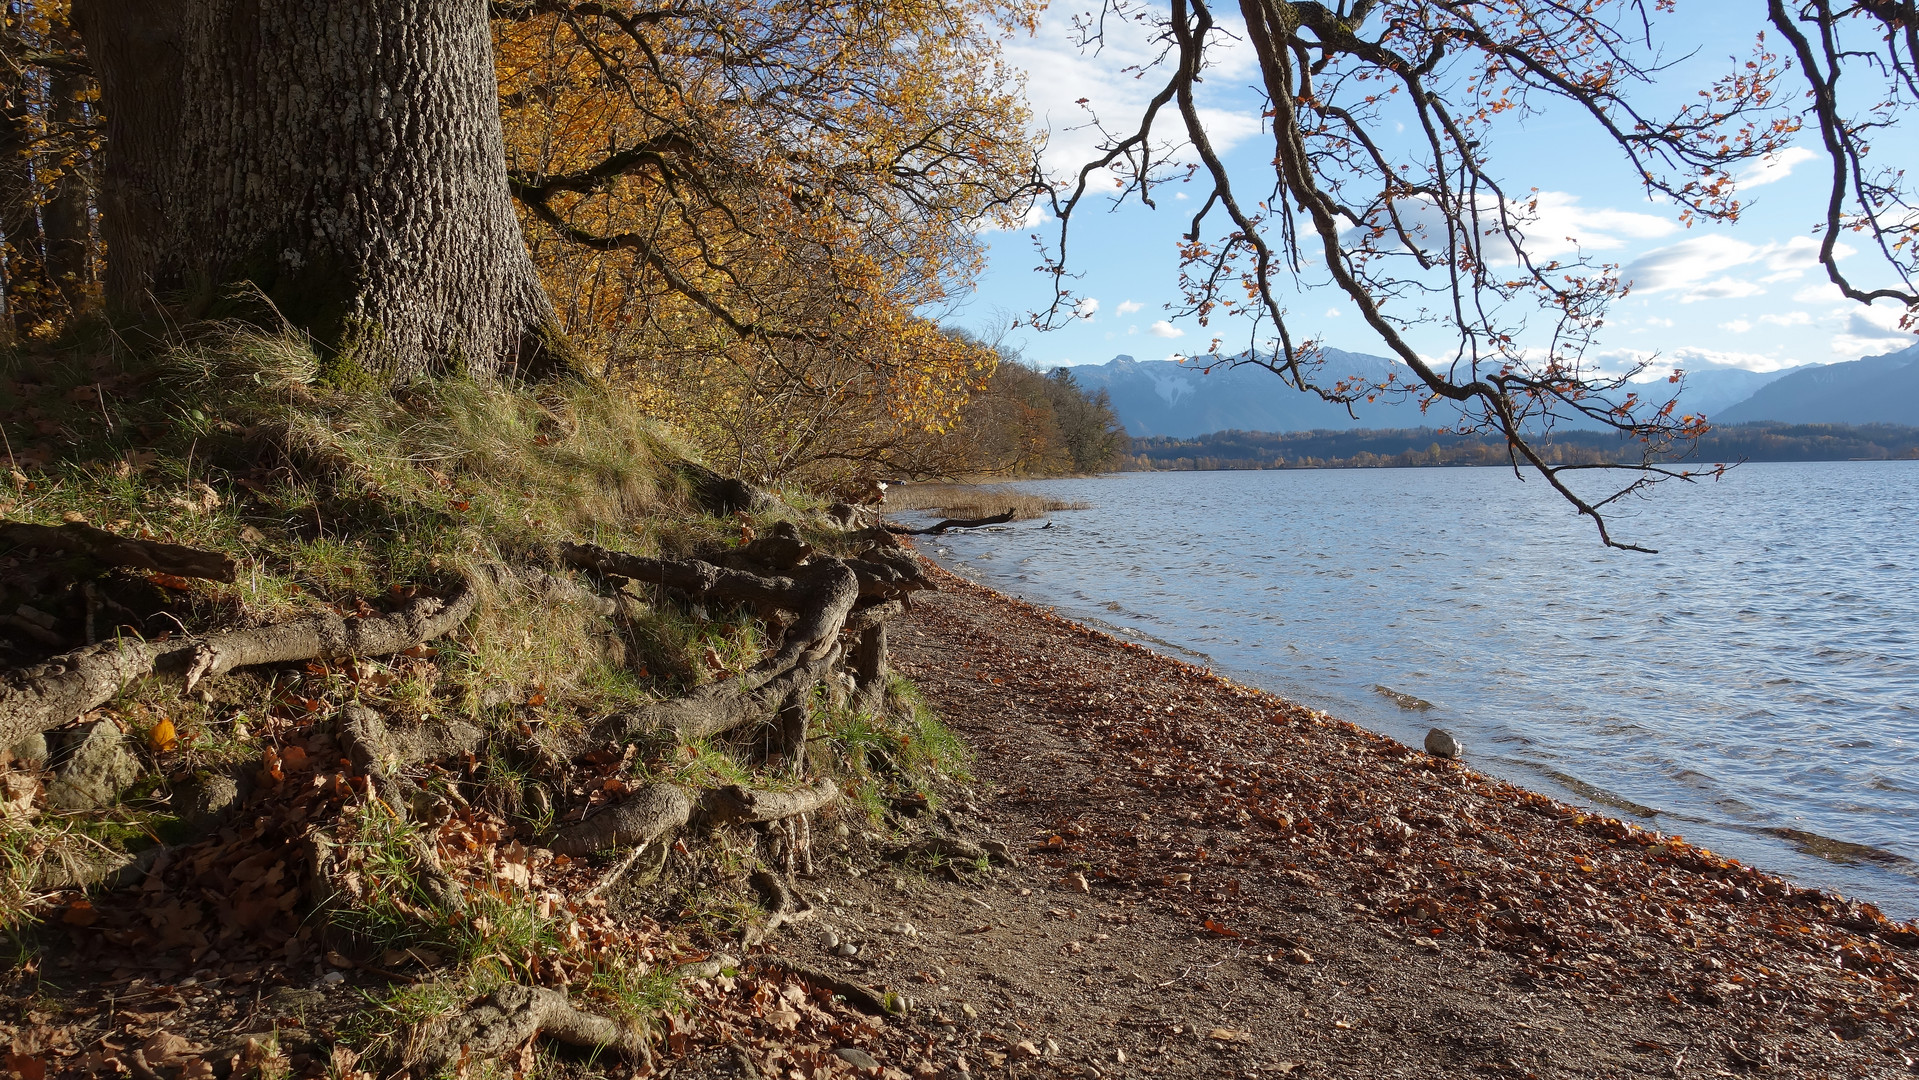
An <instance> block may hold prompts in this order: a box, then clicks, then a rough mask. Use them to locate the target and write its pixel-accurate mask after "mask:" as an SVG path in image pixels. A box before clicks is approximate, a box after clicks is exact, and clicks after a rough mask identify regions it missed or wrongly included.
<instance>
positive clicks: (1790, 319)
mask: <svg viewBox="0 0 1919 1080" xmlns="http://www.w3.org/2000/svg"><path fill="white" fill-rule="evenodd" d="M1759 321H1760V322H1762V323H1771V324H1772V325H1774V326H1809V325H1811V324H1812V316H1811V315H1808V314H1806V313H1805V312H1803V311H1787V312H1783V313H1778V314H1771V315H1761V316H1759Z"/></svg>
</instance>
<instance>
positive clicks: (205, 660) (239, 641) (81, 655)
mask: <svg viewBox="0 0 1919 1080" xmlns="http://www.w3.org/2000/svg"><path fill="white" fill-rule="evenodd" d="M478 600H479V594H478V592H477V590H475V588H474V586H473V583H472V582H471V581H468V582H466V583H464V584H462V585H461V587H460V588H459V589H457V590H455V591H454V593H453V595H452V596H449V597H446V598H444V599H442V598H440V597H437V596H423V597H419V598H418V599H415V600H413V601H410V602H409V603H408V604H407V605H406V607H404V608H402V609H401V610H399V611H397V612H395V613H393V614H391V615H376V616H372V617H370V618H364V619H357V618H356V619H347V618H343V617H341V616H340V615H337V614H334V613H333V612H330V611H329V612H323V613H321V614H318V615H310V616H307V617H305V618H301V619H294V620H293V621H291V622H285V623H280V624H279V625H277V626H264V627H260V628H259V629H256V630H223V631H218V632H215V633H211V634H203V635H198V636H194V637H187V638H178V639H175V640H172V641H141V640H138V639H122V640H119V641H108V642H101V643H100V644H97V645H89V646H87V647H86V648H83V649H75V650H74V651H72V652H68V653H63V654H61V655H59V656H55V657H53V658H52V659H49V660H47V661H46V662H44V663H40V664H35V665H33V666H31V667H25V668H17V669H15V670H12V671H8V672H6V673H4V674H0V746H11V745H13V744H14V743H16V742H18V741H20V740H21V739H23V738H26V737H27V736H29V735H32V734H34V733H35V732H40V731H45V730H47V729H48V728H53V727H58V726H60V725H61V724H64V723H66V722H67V721H69V720H72V719H73V718H74V717H77V716H80V715H82V714H84V713H86V712H87V711H88V710H91V709H97V708H99V707H100V706H101V705H104V704H106V703H107V702H108V701H111V700H112V699H113V697H114V695H116V694H118V693H119V692H120V691H121V690H122V689H124V688H125V687H126V686H127V685H128V684H129V683H131V682H133V681H134V680H136V679H139V678H142V677H144V676H147V675H154V674H165V675H175V674H177V675H179V676H180V677H182V678H183V679H184V680H185V682H186V685H187V688H188V689H192V688H193V686H194V685H195V684H196V683H198V682H199V681H200V680H202V679H206V678H211V677H213V676H216V675H224V674H226V673H227V672H229V671H232V670H234V669H235V668H240V667H249V666H252V665H255V664H273V663H286V662H289V661H294V660H321V659H332V658H337V657H348V656H386V655H390V654H392V653H397V652H404V651H406V650H407V649H410V648H413V647H414V646H416V645H420V644H424V643H425V642H428V641H431V640H433V639H434V638H437V637H439V636H441V635H442V634H445V633H448V632H449V631H451V630H453V629H454V628H455V627H457V626H459V625H460V624H461V623H462V622H465V621H466V617H467V616H468V615H470V614H471V613H472V612H473V607H474V605H475V604H476V603H477V602H478Z"/></svg>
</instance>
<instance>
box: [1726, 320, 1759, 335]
mask: <svg viewBox="0 0 1919 1080" xmlns="http://www.w3.org/2000/svg"><path fill="white" fill-rule="evenodd" d="M1719 329H1721V330H1730V331H1732V332H1733V333H1735V334H1743V333H1745V332H1746V331H1748V330H1750V329H1752V324H1751V323H1749V322H1747V321H1746V320H1744V319H1734V320H1733V321H1731V322H1722V323H1720V324H1719Z"/></svg>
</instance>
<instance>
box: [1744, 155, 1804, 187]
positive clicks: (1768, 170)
mask: <svg viewBox="0 0 1919 1080" xmlns="http://www.w3.org/2000/svg"><path fill="white" fill-rule="evenodd" d="M1818 156H1819V155H1818V154H1815V153H1813V152H1812V151H1810V150H1808V149H1806V148H1805V147H1803V146H1788V147H1787V148H1785V149H1784V150H1781V151H1779V152H1778V153H1777V154H1767V155H1766V156H1765V157H1762V158H1760V159H1759V160H1758V161H1755V162H1753V163H1752V164H1751V165H1750V166H1748V167H1747V168H1746V171H1745V172H1742V173H1740V174H1739V176H1738V180H1737V182H1738V186H1739V187H1741V188H1756V187H1761V186H1763V185H1766V184H1774V183H1778V182H1779V181H1781V180H1784V179H1785V178H1786V177H1788V176H1791V175H1792V170H1793V169H1794V167H1796V166H1798V165H1800V164H1802V163H1804V162H1808V161H1811V160H1812V159H1813V158H1816V157H1818Z"/></svg>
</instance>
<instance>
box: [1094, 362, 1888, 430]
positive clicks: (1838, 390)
mask: <svg viewBox="0 0 1919 1080" xmlns="http://www.w3.org/2000/svg"><path fill="white" fill-rule="evenodd" d="M1325 356H1326V364H1325V367H1324V369H1323V370H1322V372H1321V378H1322V379H1326V380H1331V379H1335V378H1340V377H1344V376H1348V375H1350V376H1356V377H1358V378H1361V379H1365V380H1368V381H1373V382H1378V381H1383V380H1384V379H1385V378H1386V377H1387V375H1388V374H1390V373H1393V372H1395V371H1397V372H1398V373H1399V377H1400V381H1401V382H1404V381H1405V379H1406V371H1405V368H1403V367H1402V366H1400V365H1399V364H1398V363H1396V362H1395V361H1392V360H1389V359H1387V358H1385V357H1380V356H1369V355H1367V354H1365V353H1349V352H1344V351H1342V350H1339V349H1327V350H1325ZM1070 370H1071V371H1072V373H1073V377H1074V378H1075V379H1077V380H1078V381H1079V383H1080V385H1081V386H1084V387H1086V388H1087V389H1089V390H1105V391H1106V392H1107V394H1108V396H1109V397H1110V398H1111V400H1112V403H1113V411H1114V412H1115V413H1116V414H1117V415H1118V416H1119V419H1120V422H1121V423H1123V424H1124V425H1125V426H1126V430H1127V431H1128V432H1129V433H1131V434H1133V435H1165V436H1171V437H1173V438H1192V437H1194V436H1198V435H1205V434H1208V433H1211V432H1215V431H1322V430H1330V431H1342V430H1350V429H1358V428H1370V429H1383V428H1419V427H1442V426H1446V425H1448V424H1450V423H1452V422H1453V421H1454V420H1455V419H1457V416H1458V414H1457V413H1456V412H1455V411H1453V410H1454V406H1452V405H1450V404H1449V403H1440V404H1437V405H1435V406H1433V407H1432V408H1431V409H1430V410H1426V411H1423V412H1422V411H1421V409H1420V407H1419V403H1418V401H1417V400H1413V399H1408V398H1388V399H1383V400H1380V401H1374V402H1362V403H1359V404H1356V405H1354V406H1353V409H1352V413H1351V414H1348V412H1347V410H1346V408H1345V407H1344V406H1341V405H1336V404H1332V403H1329V402H1326V401H1322V400H1320V399H1319V398H1318V397H1316V396H1313V395H1309V394H1303V393H1300V392H1299V391H1297V390H1294V389H1292V388H1290V387H1288V386H1287V385H1285V384H1284V383H1283V382H1282V381H1281V380H1280V379H1279V377H1278V376H1276V375H1275V374H1274V373H1273V372H1271V371H1268V370H1267V369H1265V368H1262V367H1259V366H1257V365H1253V364H1242V365H1239V366H1232V365H1231V364H1229V363H1227V362H1225V361H1223V360H1222V361H1220V362H1218V363H1215V364H1213V365H1212V367H1211V369H1210V371H1209V370H1208V369H1207V368H1206V367H1205V366H1204V363H1203V361H1200V360H1187V361H1183V362H1180V361H1172V360H1135V359H1133V358H1132V357H1130V356H1118V357H1115V358H1113V359H1112V360H1109V361H1107V362H1106V363H1104V364H1088V365H1083V366H1080V367H1075V368H1072V369H1070ZM1666 390H1667V384H1665V383H1663V382H1655V383H1651V384H1647V385H1646V387H1645V389H1644V390H1642V391H1641V394H1642V396H1647V397H1650V396H1652V395H1655V394H1663V393H1665V392H1666ZM1679 408H1680V410H1681V411H1682V412H1690V413H1704V414H1705V415H1706V416H1707V417H1708V418H1710V419H1711V420H1713V421H1714V422H1715V423H1722V424H1732V423H1747V422H1751V421H1760V420H1773V421H1781V422H1785V423H1796V424H1871V423H1881V424H1906V425H1912V426H1919V345H1914V346H1911V347H1909V348H1906V349H1902V350H1900V351H1898V352H1893V353H1887V354H1885V355H1882V356H1872V357H1866V358H1864V359H1860V360H1853V361H1849V362H1846V363H1839V364H1808V365H1804V366H1802V367H1796V368H1786V369H1783V370H1780V371H1766V372H1760V371H1746V370H1743V369H1739V368H1707V369H1703V370H1699V371H1693V372H1689V373H1687V375H1686V380H1685V383H1684V385H1683V388H1682V389H1681V391H1680V394H1679ZM1570 426H1579V425H1570ZM1593 426H1597V425H1593Z"/></svg>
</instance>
